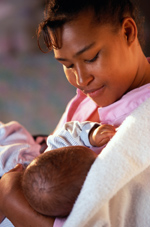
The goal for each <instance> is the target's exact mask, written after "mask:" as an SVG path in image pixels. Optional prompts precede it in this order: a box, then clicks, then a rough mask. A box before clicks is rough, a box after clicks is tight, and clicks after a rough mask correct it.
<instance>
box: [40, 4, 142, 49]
mask: <svg viewBox="0 0 150 227" xmlns="http://www.w3.org/2000/svg"><path fill="white" fill-rule="evenodd" d="M88 9H90V10H93V12H94V15H95V18H94V21H95V22H96V21H97V22H99V23H112V24H113V25H114V26H118V25H121V23H122V21H123V19H124V17H126V16H129V17H131V18H132V19H133V20H134V21H135V23H136V25H137V27H138V39H139V42H140V43H141V44H142V42H143V40H142V37H141V33H142V32H141V33H140V31H141V28H142V26H141V22H142V21H143V20H142V19H141V18H142V17H140V12H139V10H138V7H137V5H135V4H134V3H133V2H131V1H130V0H49V1H48V2H47V5H46V8H45V17H44V20H43V21H42V22H41V23H40V24H39V28H38V40H39V36H40V33H41V32H42V33H43V37H44V42H45V44H46V46H47V48H48V49H49V50H51V49H53V48H57V49H59V48H61V42H60V40H59V38H58V33H57V32H58V30H60V28H61V27H62V26H63V25H64V24H65V23H67V22H69V21H71V20H73V19H74V18H76V17H77V16H78V14H80V13H81V12H82V11H85V10H88ZM48 29H50V31H51V32H52V33H53V37H54V42H52V40H51V37H50V34H49V31H48Z"/></svg>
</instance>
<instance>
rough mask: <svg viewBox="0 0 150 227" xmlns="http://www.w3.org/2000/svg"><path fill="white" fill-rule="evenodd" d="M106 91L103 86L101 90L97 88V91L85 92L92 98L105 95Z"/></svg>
mask: <svg viewBox="0 0 150 227" xmlns="http://www.w3.org/2000/svg"><path fill="white" fill-rule="evenodd" d="M104 89H105V86H104V85H103V86H101V87H100V88H97V89H91V90H83V92H84V93H85V94H86V95H87V96H90V97H91V98H92V97H93V98H94V97H96V96H99V95H100V94H102V93H103V91H104Z"/></svg>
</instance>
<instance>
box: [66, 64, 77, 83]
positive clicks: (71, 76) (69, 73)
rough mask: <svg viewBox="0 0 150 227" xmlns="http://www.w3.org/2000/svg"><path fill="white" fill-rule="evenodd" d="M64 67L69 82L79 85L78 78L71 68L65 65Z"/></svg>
mask: <svg viewBox="0 0 150 227" xmlns="http://www.w3.org/2000/svg"><path fill="white" fill-rule="evenodd" d="M63 69H64V73H65V76H66V78H67V80H68V82H69V83H70V84H71V85H73V86H75V87H77V84H76V78H75V75H74V73H73V72H72V71H71V70H68V69H66V68H65V67H63Z"/></svg>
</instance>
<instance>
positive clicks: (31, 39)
mask: <svg viewBox="0 0 150 227" xmlns="http://www.w3.org/2000/svg"><path fill="white" fill-rule="evenodd" d="M44 3H45V1H43V0H25V1H23V0H13V1H11V0H0V121H2V122H4V123H7V122H9V121H11V120H16V121H19V122H20V123H21V124H23V125H24V126H25V127H26V128H27V129H28V130H29V131H30V132H31V133H32V134H37V133H43V134H49V133H51V132H52V131H53V130H54V128H55V126H56V125H57V123H58V121H59V119H60V117H61V115H62V113H63V112H64V110H65V106H66V104H67V103H68V101H69V100H70V99H71V97H73V96H74V94H75V89H74V88H73V87H72V86H71V85H69V83H68V82H67V80H66V79H65V75H64V73H63V70H62V67H61V65H60V64H59V63H57V62H56V61H55V60H54V59H53V54H52V53H48V54H44V53H42V52H41V51H40V50H39V49H38V47H37V41H36V28H37V26H38V24H39V22H40V21H41V19H42V18H43V9H44ZM139 5H140V10H141V13H142V15H144V16H145V23H144V26H143V28H144V34H143V36H144V39H145V43H146V45H145V49H144V53H145V55H146V56H150V42H149V40H150V13H149V12H150V10H149V8H150V7H149V5H150V3H149V1H147V0H142V1H141V0H140V1H139Z"/></svg>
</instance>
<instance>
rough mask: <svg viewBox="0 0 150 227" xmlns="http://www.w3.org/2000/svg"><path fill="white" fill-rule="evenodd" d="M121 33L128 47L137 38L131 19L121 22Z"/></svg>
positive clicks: (134, 24)
mask: <svg viewBox="0 0 150 227" xmlns="http://www.w3.org/2000/svg"><path fill="white" fill-rule="evenodd" d="M122 32H123V34H124V37H125V39H126V41H127V44H128V45H129V46H130V45H132V43H133V42H134V41H135V40H136V38H137V26H136V23H135V21H134V20H133V19H132V18H131V17H126V18H124V20H123V22H122Z"/></svg>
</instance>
